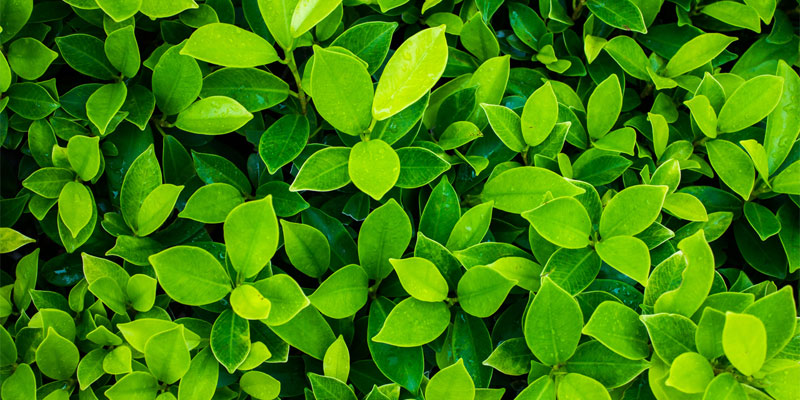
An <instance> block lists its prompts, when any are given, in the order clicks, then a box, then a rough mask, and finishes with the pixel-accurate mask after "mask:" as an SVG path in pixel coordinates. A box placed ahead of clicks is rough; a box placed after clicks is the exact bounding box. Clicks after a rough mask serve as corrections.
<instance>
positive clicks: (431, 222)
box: [419, 178, 461, 244]
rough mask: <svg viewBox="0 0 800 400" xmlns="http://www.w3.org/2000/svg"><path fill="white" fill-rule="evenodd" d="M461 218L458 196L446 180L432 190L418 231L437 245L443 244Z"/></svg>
mask: <svg viewBox="0 0 800 400" xmlns="http://www.w3.org/2000/svg"><path fill="white" fill-rule="evenodd" d="M460 217H461V207H460V205H459V203H458V194H457V193H456V191H455V189H454V188H453V186H452V185H451V184H450V181H448V180H447V179H446V178H442V179H441V180H440V181H439V184H437V185H436V187H434V188H433V191H432V192H431V195H430V197H428V202H427V203H426V204H425V208H424V209H423V210H422V214H421V215H420V221H419V231H420V232H421V233H423V234H425V235H426V236H428V237H429V238H431V239H433V240H434V241H436V242H438V243H440V244H441V243H445V242H446V241H447V238H448V236H449V235H450V232H451V231H452V230H453V228H454V227H455V225H456V224H457V223H458V220H459V219H460Z"/></svg>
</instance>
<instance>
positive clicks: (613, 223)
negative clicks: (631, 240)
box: [600, 185, 668, 239]
mask: <svg viewBox="0 0 800 400" xmlns="http://www.w3.org/2000/svg"><path fill="white" fill-rule="evenodd" d="M667 190H668V188H667V187H666V186H650V185H636V186H631V187H629V188H626V189H624V190H623V191H621V192H619V193H617V195H616V196H614V197H613V198H611V201H609V202H608V204H607V205H606V207H605V209H604V210H603V214H602V216H601V217H600V235H601V236H602V237H603V238H604V239H609V238H611V237H613V236H619V235H636V234H638V233H641V232H642V231H644V230H645V229H647V227H648V226H650V224H652V223H653V222H654V221H655V220H656V218H658V216H659V214H660V212H661V207H662V205H663V204H664V199H665V197H666V195H667Z"/></svg>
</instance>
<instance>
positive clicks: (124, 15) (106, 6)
mask: <svg viewBox="0 0 800 400" xmlns="http://www.w3.org/2000/svg"><path fill="white" fill-rule="evenodd" d="M97 5H98V6H99V7H100V9H102V10H103V11H104V12H105V13H106V14H108V16H109V17H111V19H113V20H114V21H115V22H122V21H125V20H126V19H128V18H130V17H132V16H134V15H135V14H136V13H137V12H139V7H141V6H142V0H97ZM131 31H133V30H131Z"/></svg>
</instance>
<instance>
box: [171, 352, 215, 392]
mask: <svg viewBox="0 0 800 400" xmlns="http://www.w3.org/2000/svg"><path fill="white" fill-rule="evenodd" d="M218 375H219V363H218V362H217V359H216V358H215V357H214V353H213V352H212V351H211V348H210V347H206V348H205V349H203V350H201V351H200V352H199V353H197V355H195V356H194V358H192V361H191V364H190V366H189V370H188V371H186V374H184V375H183V378H181V381H180V384H179V385H178V399H179V400H189V399H193V400H194V399H196V400H211V398H212V397H213V396H214V391H215V390H216V388H217V380H218Z"/></svg>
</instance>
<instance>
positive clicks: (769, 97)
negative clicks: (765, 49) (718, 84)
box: [717, 75, 783, 133]
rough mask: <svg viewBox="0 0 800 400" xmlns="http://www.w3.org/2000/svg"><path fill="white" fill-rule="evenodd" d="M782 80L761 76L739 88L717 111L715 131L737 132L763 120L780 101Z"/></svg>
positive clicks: (778, 77) (770, 76)
mask: <svg viewBox="0 0 800 400" xmlns="http://www.w3.org/2000/svg"><path fill="white" fill-rule="evenodd" d="M782 93H783V78H782V77H780V76H772V75H762V76H757V77H755V78H753V79H750V80H748V81H747V82H745V83H743V84H742V85H741V86H739V87H738V88H737V89H736V90H735V91H734V92H733V93H732V94H731V95H730V96H728V99H727V100H726V101H725V104H724V105H723V106H722V110H720V111H719V119H718V121H719V122H718V123H717V130H718V131H719V132H720V133H726V132H738V131H740V130H742V129H744V128H747V127H749V126H751V125H753V124H755V123H757V122H758V121H761V120H762V119H764V118H765V117H766V116H767V115H769V114H770V113H771V112H772V110H774V109H775V107H776V106H777V105H778V103H779V102H780V101H781V94H782Z"/></svg>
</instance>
